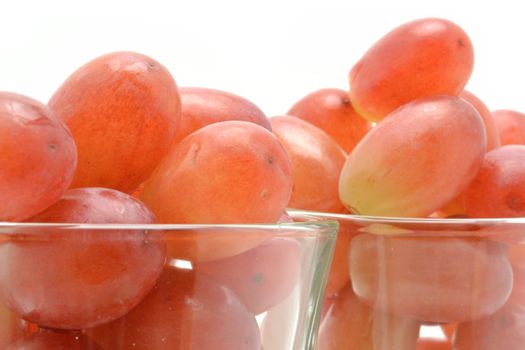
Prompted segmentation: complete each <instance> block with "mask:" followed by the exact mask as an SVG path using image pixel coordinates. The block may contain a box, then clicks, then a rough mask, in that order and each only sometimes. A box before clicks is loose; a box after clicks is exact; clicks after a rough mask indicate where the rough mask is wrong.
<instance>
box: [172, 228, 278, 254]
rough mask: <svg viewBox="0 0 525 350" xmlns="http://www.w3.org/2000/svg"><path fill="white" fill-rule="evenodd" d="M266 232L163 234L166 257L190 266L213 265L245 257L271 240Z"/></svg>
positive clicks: (216, 230)
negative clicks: (228, 258)
mask: <svg viewBox="0 0 525 350" xmlns="http://www.w3.org/2000/svg"><path fill="white" fill-rule="evenodd" d="M277 232H278V231H273V230H269V229H268V228H265V227H261V228H258V229H257V228H237V229H231V228H218V227H213V228H210V229H208V230H206V229H193V230H175V231H165V234H164V240H165V241H166V247H167V256H168V257H170V258H171V259H179V260H187V261H193V262H202V261H212V260H218V259H223V258H227V257H229V256H234V255H237V254H241V253H244V252H246V251H248V250H250V249H252V248H254V247H257V246H258V245H260V244H262V243H264V242H266V241H268V240H270V239H272V238H273V237H274V236H275V234H276V233H277Z"/></svg>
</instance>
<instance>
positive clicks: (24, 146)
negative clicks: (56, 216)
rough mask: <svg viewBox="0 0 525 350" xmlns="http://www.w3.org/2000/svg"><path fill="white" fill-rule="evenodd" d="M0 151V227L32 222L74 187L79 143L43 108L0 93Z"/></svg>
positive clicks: (38, 103) (12, 95)
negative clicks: (30, 219)
mask: <svg viewBox="0 0 525 350" xmlns="http://www.w3.org/2000/svg"><path fill="white" fill-rule="evenodd" d="M0 149H1V150H2V151H1V153H0V164H1V165H2V167H1V169H2V171H1V173H0V203H1V204H0V221H22V220H24V219H27V218H28V217H30V216H32V215H35V214H36V213H38V212H39V211H42V210H44V209H45V208H46V207H48V206H49V205H51V204H52V203H53V202H55V201H56V200H58V198H60V196H61V195H62V194H63V193H64V192H65V191H66V189H67V188H68V187H69V185H70V183H71V180H72V178H73V173H74V171H75V166H76V161H77V154H76V147H75V142H74V141H73V138H72V137H71V134H70V132H69V131H68V130H67V128H66V127H65V126H64V125H63V124H62V123H61V122H60V121H58V120H57V119H56V117H55V115H54V114H53V112H51V111H50V110H49V109H48V108H47V107H46V106H44V105H43V104H41V103H40V102H37V101H35V100H33V99H31V98H29V97H25V96H22V95H17V94H13V93H9V92H0Z"/></svg>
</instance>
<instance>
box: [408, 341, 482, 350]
mask: <svg viewBox="0 0 525 350" xmlns="http://www.w3.org/2000/svg"><path fill="white" fill-rule="evenodd" d="M416 350H452V344H451V343H450V341H449V340H442V339H419V340H418V341H417V347H416ZM472 350H474V349H472Z"/></svg>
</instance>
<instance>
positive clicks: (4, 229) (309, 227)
mask: <svg viewBox="0 0 525 350" xmlns="http://www.w3.org/2000/svg"><path fill="white" fill-rule="evenodd" d="M304 213H307V212H304ZM293 217H294V218H304V219H307V221H296V222H283V223H254V224H119V223H104V224H94V223H66V222H54V223H49V222H8V221H2V222H0V234H7V235H9V234H13V235H16V234H17V233H19V232H17V231H16V230H23V231H24V232H25V233H27V232H32V231H37V230H46V229H48V230H63V231H77V230H93V231H98V230H100V231H101V230H104V231H120V230H130V231H133V230H135V231H171V232H177V231H192V230H194V231H214V230H232V231H245V230H254V231H257V230H259V231H276V232H277V233H278V232H285V231H290V230H292V231H294V232H297V233H298V232H304V233H306V234H308V233H310V234H312V233H316V232H319V231H325V230H328V231H334V232H335V233H337V228H338V225H339V223H338V222H337V220H335V219H324V218H318V217H314V216H311V215H307V214H303V213H302V212H301V213H300V212H299V211H294V215H293ZM14 230H15V231H14Z"/></svg>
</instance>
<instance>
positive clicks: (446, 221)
mask: <svg viewBox="0 0 525 350" xmlns="http://www.w3.org/2000/svg"><path fill="white" fill-rule="evenodd" d="M287 213H288V214H289V215H302V216H311V217H318V218H321V219H325V220H341V219H344V220H350V221H353V222H356V223H363V224H364V223H366V224H370V223H381V224H400V223H401V224H404V223H406V224H443V225H451V226H455V225H458V226H464V225H466V224H478V225H479V224H481V225H494V224H520V225H522V224H525V217H512V218H418V217H396V216H372V215H358V214H343V213H328V212H318V211H305V210H299V209H290V210H288V211H287Z"/></svg>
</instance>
